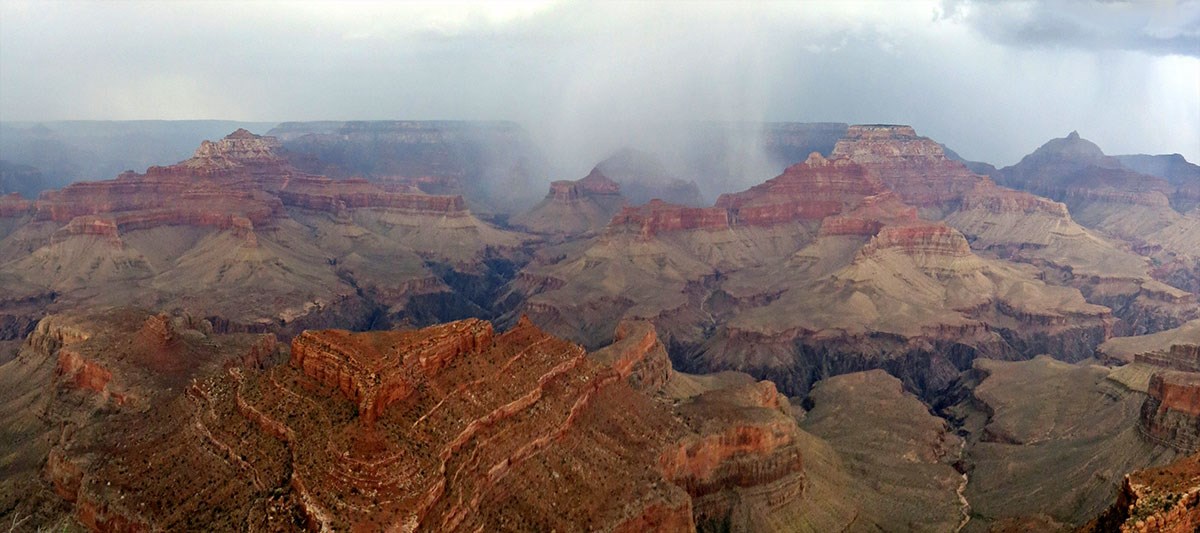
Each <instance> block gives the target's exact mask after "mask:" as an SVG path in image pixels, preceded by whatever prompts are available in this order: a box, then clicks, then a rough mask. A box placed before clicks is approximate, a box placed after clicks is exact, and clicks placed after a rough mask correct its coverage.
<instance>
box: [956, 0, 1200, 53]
mask: <svg viewBox="0 0 1200 533" xmlns="http://www.w3.org/2000/svg"><path fill="white" fill-rule="evenodd" d="M943 9H944V13H945V15H946V16H948V17H956V18H961V19H962V20H964V21H966V22H967V23H968V24H970V26H971V27H972V28H974V29H975V30H977V31H978V32H980V33H981V34H983V35H984V36H986V37H987V38H989V39H992V40H994V41H996V42H999V43H1003V44H1006V45H1015V46H1029V47H1070V48H1081V49H1089V50H1096V49H1115V50H1132V51H1140V52H1145V53H1148V54H1178V55H1187V56H1200V1H1195V0H1186V1H1182V2H1174V1H1169V2H1164V1H1158V2H1146V1H1138V2H1127V1H1117V0H1112V1H1080V0H1064V1H1053V2H1051V1H1040V2H995V1H977V0H947V2H945V4H944V6H943Z"/></svg>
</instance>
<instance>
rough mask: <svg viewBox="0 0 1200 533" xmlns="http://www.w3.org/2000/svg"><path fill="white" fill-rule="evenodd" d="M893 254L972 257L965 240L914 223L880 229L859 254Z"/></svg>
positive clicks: (937, 227) (955, 233) (941, 228)
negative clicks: (888, 251) (896, 252)
mask: <svg viewBox="0 0 1200 533" xmlns="http://www.w3.org/2000/svg"><path fill="white" fill-rule="evenodd" d="M886 250H894V251H898V252H900V253H903V254H906V255H911V256H942V257H951V258H953V257H967V256H970V255H972V253H971V246H970V245H968V244H967V239H966V238H964V237H963V235H962V234H961V233H959V232H958V231H956V230H955V229H954V228H951V227H949V226H946V225H943V224H928V223H916V224H910V225H903V226H884V227H883V228H880V230H879V232H878V233H876V234H875V236H873V237H872V238H871V240H870V242H868V243H867V245H866V246H863V247H862V248H861V249H860V250H859V252H858V253H859V254H860V255H861V256H862V257H870V256H872V255H876V254H880V253H883V252H884V251H886Z"/></svg>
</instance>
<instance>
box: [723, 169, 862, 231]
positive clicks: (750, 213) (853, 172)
mask: <svg viewBox="0 0 1200 533" xmlns="http://www.w3.org/2000/svg"><path fill="white" fill-rule="evenodd" d="M883 191H884V188H883V185H882V184H881V183H880V182H879V181H878V180H876V179H874V178H872V177H871V176H868V175H867V172H866V169H864V168H863V167H862V166H860V165H858V164H856V163H854V162H852V161H849V160H846V159H833V160H827V159H825V158H823V157H821V155H820V154H817V153H813V154H811V155H809V156H808V159H807V160H806V161H805V162H804V163H800V164H796V165H792V166H790V167H788V168H787V170H785V171H784V172H783V174H781V175H779V176H778V177H775V178H772V179H770V180H767V181H766V182H765V183H763V184H761V185H756V186H754V187H751V188H750V189H748V190H746V191H744V192H740V193H736V194H723V195H721V197H720V198H718V199H717V204H716V205H717V207H722V208H725V209H728V210H730V212H731V215H730V218H731V219H732V220H733V221H734V222H735V223H737V224H747V225H754V226H770V225H774V224H781V223H786V222H793V221H805V220H820V219H822V218H825V217H827V216H830V215H835V214H837V213H840V212H842V211H843V210H844V209H847V207H848V206H852V205H853V204H855V203H857V201H858V200H860V199H862V198H863V197H866V196H871V195H874V194H878V193H881V192H883Z"/></svg>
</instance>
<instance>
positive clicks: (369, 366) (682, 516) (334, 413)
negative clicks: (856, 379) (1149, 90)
mask: <svg viewBox="0 0 1200 533" xmlns="http://www.w3.org/2000/svg"><path fill="white" fill-rule="evenodd" d="M197 327H198V328H200V329H194V328H197ZM203 329H205V326H204V325H203V324H197V323H195V321H194V320H192V319H189V318H186V317H171V316H167V315H147V314H145V313H140V312H132V311H116V312H114V314H108V315H106V314H96V315H92V316H85V317H53V318H48V319H46V320H44V321H43V322H42V325H41V326H39V329H38V332H37V333H35V335H33V336H31V337H30V340H29V341H28V343H27V345H26V348H25V350H24V351H23V352H22V355H21V357H20V358H19V359H18V360H17V361H15V362H14V363H13V364H10V365H7V366H4V367H0V385H4V386H3V387H0V406H3V408H4V409H13V408H15V407H14V406H15V405H17V404H14V403H13V399H15V398H26V397H29V395H34V396H37V395H45V394H46V392H44V391H47V390H54V389H53V388H46V385H47V383H48V381H50V380H53V381H54V382H57V383H59V384H61V385H62V386H63V387H64V388H62V389H60V390H62V391H64V392H63V394H68V395H70V394H76V393H75V392H72V391H75V390H80V391H81V393H83V394H87V395H93V396H94V395H96V394H97V393H99V392H101V391H108V392H115V389H114V384H117V383H119V384H121V387H124V388H122V389H120V390H122V391H128V392H130V393H131V396H130V397H131V398H132V397H136V398H137V402H136V406H131V405H130V404H129V402H123V401H122V400H120V399H119V398H118V397H117V396H116V395H115V394H113V395H112V396H111V397H112V398H118V399H117V400H116V401H114V402H113V405H114V408H113V409H112V410H110V411H108V412H101V413H100V414H97V415H95V416H92V417H90V418H86V417H85V418H74V417H76V416H77V415H76V414H75V411H74V410H77V409H79V407H78V405H79V404H78V402H77V401H72V400H70V399H69V398H68V401H67V402H65V403H59V400H58V399H55V398H54V397H50V398H47V400H46V401H47V402H48V403H47V405H48V406H49V409H48V410H47V411H46V413H47V414H46V415H45V416H48V417H49V418H46V419H43V420H41V421H38V422H35V423H30V422H28V421H26V420H25V419H24V418H21V417H20V416H17V415H16V414H15V413H9V412H5V413H3V414H4V417H0V420H5V421H6V422H5V424H8V423H10V421H11V423H13V424H23V425H22V426H21V427H23V428H29V427H36V428H41V429H39V430H38V432H37V433H19V432H18V433H9V434H13V435H18V434H19V435H24V436H23V437H21V438H25V439H29V440H28V443H30V445H29V446H27V447H25V448H22V449H23V452H22V453H24V454H31V456H34V457H39V456H37V455H36V454H41V455H40V459H38V460H37V461H33V462H32V464H34V465H36V464H44V465H45V466H44V467H31V468H30V469H28V470H19V471H17V474H16V475H14V476H9V477H8V478H6V479H5V480H0V486H2V487H5V489H6V490H8V489H9V488H10V487H11V486H12V485H10V484H11V483H18V482H20V483H29V482H32V483H38V484H39V485H38V487H39V488H38V489H37V491H35V492H33V493H28V494H27V495H26V496H25V499H24V500H23V501H22V503H20V504H19V505H18V507H19V508H20V509H22V510H24V509H33V510H35V511H31V512H37V513H44V512H45V511H42V510H45V509H54V508H56V507H55V506H54V505H51V504H53V502H55V501H58V498H62V499H63V500H65V502H66V503H60V504H55V505H58V506H59V507H57V508H58V509H66V510H69V512H70V513H71V516H72V518H71V520H73V521H75V522H77V523H78V524H80V525H82V526H83V527H85V528H87V529H90V530H93V531H110V530H129V529H139V528H140V529H148V530H157V529H181V528H183V529H187V528H190V527H192V526H195V525H202V526H203V527H205V528H210V529H267V530H276V531H281V530H282V531H290V530H298V529H302V528H307V529H317V530H325V529H334V530H352V531H375V530H387V529H391V528H399V529H403V530H411V531H478V530H480V529H483V530H497V529H515V530H551V529H558V530H572V529H576V528H580V527H588V528H591V529H601V530H612V531H641V530H643V529H641V528H652V529H654V530H656V531H681V532H684V531H693V530H695V528H696V527H697V524H698V523H699V524H713V523H729V524H734V525H735V526H734V527H754V526H753V525H752V524H754V523H757V522H750V523H747V522H746V520H751V521H753V520H765V519H769V518H770V517H771V516H773V515H774V514H775V513H784V514H786V513H795V512H797V509H798V507H797V506H798V505H800V503H801V495H802V494H803V489H804V475H803V462H802V460H801V456H800V452H799V447H798V446H799V441H798V438H799V430H798V429H797V427H796V424H795V421H794V419H793V418H792V417H791V416H790V414H789V412H788V404H787V400H786V398H783V397H782V396H780V395H779V394H778V393H777V392H775V388H774V386H773V385H771V384H770V383H767V382H762V383H757V384H753V385H746V386H742V387H738V388H730V389H721V390H714V391H711V392H707V393H704V394H701V395H699V396H697V397H695V398H692V399H687V400H680V401H676V402H671V401H664V400H666V398H662V397H661V396H660V395H661V394H662V392H661V391H662V390H663V389H664V388H666V387H667V384H668V382H669V381H670V380H672V379H674V378H673V374H672V373H671V371H670V366H669V362H668V360H667V357H666V351H665V348H664V347H663V345H662V343H661V342H659V340H658V338H657V336H656V335H655V333H654V329H653V328H652V327H650V326H649V325H648V324H646V323H637V322H630V323H627V324H625V325H623V326H622V328H621V339H620V340H619V341H618V342H616V343H614V344H613V345H612V346H610V347H608V348H605V349H604V350H601V351H600V352H598V353H597V354H596V357H595V358H590V357H588V356H587V354H586V353H585V352H584V351H583V350H582V349H581V348H580V347H578V346H576V345H573V344H571V343H569V342H566V341H563V340H561V339H557V338H555V337H552V336H550V335H547V334H546V333H544V332H542V331H540V330H539V329H537V328H536V327H535V326H533V325H532V323H530V322H529V321H527V320H522V321H521V322H520V323H518V324H517V325H516V327H514V328H513V329H511V330H509V331H507V332H505V333H503V334H496V333H494V332H493V330H492V327H491V325H490V324H488V323H486V322H482V321H478V320H466V321H461V322H454V323H449V324H444V325H441V326H435V327H431V328H426V329H424V330H414V331H404V332H374V333H348V332H345V331H332V330H331V331H313V332H305V333H303V334H301V335H299V336H298V337H296V338H295V339H294V340H293V343H292V350H291V364H281V365H276V366H270V365H269V363H268V361H269V360H271V354H273V353H274V344H273V342H263V339H269V338H271V337H264V336H251V335H240V336H229V335H209V334H206V333H204V331H202V330H203ZM117 347H121V349H114V348H117ZM656 397H658V398H660V399H655V398H656ZM133 411H136V412H137V416H124V415H123V414H122V413H125V412H133ZM10 415H12V416H10ZM21 416H23V415H21ZM59 417H65V418H64V419H73V420H78V421H79V422H78V426H77V427H76V428H75V429H74V430H72V431H69V432H62V431H61V430H59V429H58V428H59V427H60V424H62V422H61V421H60V418H59ZM0 426H3V428H4V429H5V430H6V431H7V430H8V429H10V428H8V426H7V425H4V424H0ZM21 431H28V429H22V430H21ZM22 442H25V441H22ZM47 444H48V445H47ZM40 474H44V475H45V478H46V479H47V480H48V481H47V482H46V483H44V484H41V483H42V482H41V481H40V480H39V475H40ZM39 509H40V510H39ZM781 516H783V515H781ZM38 519H39V520H61V518H60V517H55V516H52V515H45V514H41V515H38ZM38 523H41V522H38Z"/></svg>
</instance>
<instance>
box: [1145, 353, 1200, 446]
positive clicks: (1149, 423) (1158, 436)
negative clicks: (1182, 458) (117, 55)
mask: <svg viewBox="0 0 1200 533" xmlns="http://www.w3.org/2000/svg"><path fill="white" fill-rule="evenodd" d="M1148 395H1149V397H1148V398H1146V402H1145V403H1144V404H1142V416H1141V425H1142V430H1143V434H1144V435H1145V436H1146V437H1147V438H1149V439H1150V440H1151V441H1153V442H1157V443H1161V444H1164V445H1167V446H1171V447H1173V448H1175V449H1177V450H1180V451H1183V452H1185V453H1195V452H1196V451H1197V450H1200V374H1197V373H1193V372H1176V371H1165V372H1159V373H1156V374H1154V375H1153V376H1151V377H1150V386H1149V390H1148Z"/></svg>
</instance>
